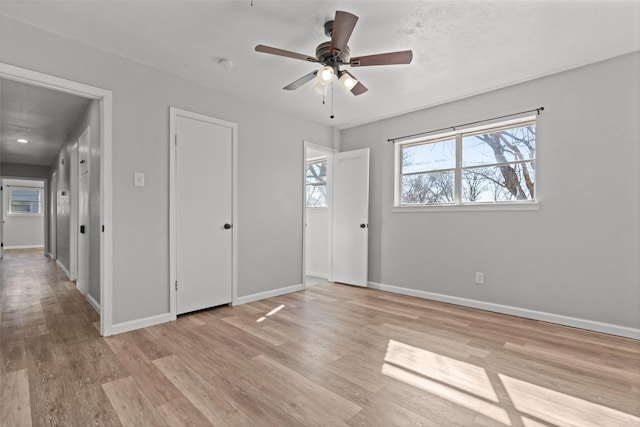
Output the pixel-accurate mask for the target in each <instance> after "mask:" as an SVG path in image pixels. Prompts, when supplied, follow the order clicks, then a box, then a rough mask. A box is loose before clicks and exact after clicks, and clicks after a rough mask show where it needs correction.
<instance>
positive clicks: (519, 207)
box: [391, 202, 540, 212]
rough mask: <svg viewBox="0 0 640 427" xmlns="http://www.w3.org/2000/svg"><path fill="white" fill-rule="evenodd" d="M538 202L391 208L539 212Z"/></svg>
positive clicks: (395, 209) (396, 209) (393, 209)
mask: <svg viewBox="0 0 640 427" xmlns="http://www.w3.org/2000/svg"><path fill="white" fill-rule="evenodd" d="M537 210H540V204H539V203H538V202H512V203H474V204H462V205H428V206H427V205H420V206H391V212H461V211H481V212H482V211H537Z"/></svg>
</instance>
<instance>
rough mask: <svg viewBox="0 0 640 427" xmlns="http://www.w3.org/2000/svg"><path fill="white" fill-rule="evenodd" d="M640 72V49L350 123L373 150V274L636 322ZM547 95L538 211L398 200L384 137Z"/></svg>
mask: <svg viewBox="0 0 640 427" xmlns="http://www.w3.org/2000/svg"><path fill="white" fill-rule="evenodd" d="M638 76H640V53H635V54H632V55H627V56H623V57H620V58H616V59H613V60H609V61H606V62H602V63H598V64H594V65H590V66H587V67H583V68H579V69H576V70H572V71H568V72H564V73H560V74H556V75H553V76H550V77H546V78H541V79H538V80H535V81H531V82H528V83H524V84H519V85H516V86H512V87H509V88H505V89H501V90H497V91H494V92H491V93H487V94H483V95H479V96H475V97H472V98H468V99H464V100H461V101H458V102H452V103H449V104H445V105H441V106H438V107H434V108H429V109H425V110H422V111H417V112H414V113H411V114H406V115H403V116H399V117H396V118H392V119H388V120H383V121H379V122H376V123H372V124H368V125H364V126H361V127H357V128H352V129H349V130H345V131H343V132H342V148H343V150H353V149H357V148H362V147H369V148H370V149H371V171H372V173H371V181H370V183H371V205H370V244H369V253H370V255H369V277H370V278H369V280H370V281H373V282H377V283H382V284H386V285H392V286H401V287H406V288H410V289H413V290H420V291H426V292H433V293H439V294H444V295H449V296H456V297H463V298H468V299H473V300H479V301H484V302H490V303H497V304H504V305H509V306H515V307H519V308H526V309H532V310H539V311H543V312H548V313H553V314H558V315H565V316H571V317H576V318H581V319H587V320H591V321H597V322H605V323H609V324H614V325H619V326H626V327H631V328H639V327H640V309H639V306H638V302H639V301H640V286H638V284H639V283H640V271H639V264H640V263H639V262H638V260H639V259H640V250H639V228H640V178H639V171H640V144H638V135H639V122H640V121H639V120H638V118H639V117H640V105H639V104H640V87H639V79H638ZM425 96H428V94H426V95H425ZM539 106H545V111H544V112H543V113H542V115H540V116H539V119H538V126H537V134H538V141H537V145H538V161H537V175H538V176H537V178H538V182H537V185H538V190H539V193H538V194H539V200H540V210H539V211H518V212H516V211H508V212H507V211H500V212H486V211H485V212H478V211H473V212H451V211H449V212H418V213H406V212H403V213H398V212H392V211H391V205H392V204H393V151H394V148H393V145H392V144H389V143H387V142H386V140H387V138H391V137H398V136H402V135H407V134H413V133H417V132H421V131H426V130H429V129H438V128H442V127H446V126H452V125H457V124H460V123H467V122H471V121H474V120H478V119H483V118H490V117H495V116H499V115H502V114H508V113H510V112H518V111H522V110H524V109H528V108H535V107H539ZM476 271H481V272H484V273H485V274H486V276H485V285H484V286H478V285H475V284H474V273H475V272H476Z"/></svg>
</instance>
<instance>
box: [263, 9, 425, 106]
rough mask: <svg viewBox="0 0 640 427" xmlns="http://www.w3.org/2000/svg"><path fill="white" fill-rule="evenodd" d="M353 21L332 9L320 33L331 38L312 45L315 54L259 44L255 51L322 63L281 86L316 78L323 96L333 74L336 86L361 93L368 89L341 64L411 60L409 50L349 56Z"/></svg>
mask: <svg viewBox="0 0 640 427" xmlns="http://www.w3.org/2000/svg"><path fill="white" fill-rule="evenodd" d="M356 22H358V17H357V16H355V15H353V14H351V13H349V12H344V11H341V10H338V11H336V16H335V18H334V20H333V21H328V22H326V23H325V24H324V33H325V34H326V35H327V36H328V37H331V41H328V42H324V43H320V44H319V45H318V47H317V48H316V56H315V57H313V56H310V55H303V54H301V53H296V52H291V51H288V50H283V49H278V48H275V47H270V46H265V45H261V44H259V45H257V46H256V51H257V52H262V53H268V54H271V55H278V56H285V57H287V58H293V59H301V60H303V61H309V62H315V63H318V64H322V68H320V69H319V70H314V71H312V72H310V73H309V74H307V75H305V76H303V77H300V78H299V79H298V80H296V81H294V82H293V83H290V84H288V85H287V86H285V87H284V88H283V89H285V90H295V89H298V88H299V87H300V86H302V85H304V84H305V83H308V82H310V81H311V80H313V79H314V78H317V83H316V85H315V86H314V90H315V91H316V93H318V94H320V95H323V94H324V93H325V90H326V88H327V87H328V86H329V85H330V84H332V83H333V81H334V78H335V77H336V76H337V79H338V81H339V83H340V85H341V86H342V87H343V88H344V90H345V91H347V92H349V91H350V92H351V93H353V94H354V95H362V94H363V93H365V92H366V91H367V90H368V89H367V88H366V87H365V86H364V85H363V84H362V83H361V82H360V81H358V80H357V79H356V78H355V77H354V76H353V75H352V74H351V73H349V72H348V71H345V70H341V69H340V67H341V66H343V65H347V64H348V65H350V66H352V67H365V66H371V65H393V64H409V63H411V60H412V59H413V52H412V51H411V50H403V51H398V52H387V53H379V54H377V55H368V56H359V57H355V58H351V57H350V56H349V55H350V51H349V46H347V43H348V42H349V38H350V37H351V33H352V32H353V28H354V27H355V26H356Z"/></svg>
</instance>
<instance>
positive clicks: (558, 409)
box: [499, 374, 640, 427]
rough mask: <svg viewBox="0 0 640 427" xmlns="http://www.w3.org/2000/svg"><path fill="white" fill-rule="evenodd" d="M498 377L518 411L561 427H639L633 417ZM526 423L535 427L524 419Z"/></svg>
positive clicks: (502, 376)
mask: <svg viewBox="0 0 640 427" xmlns="http://www.w3.org/2000/svg"><path fill="white" fill-rule="evenodd" d="M499 377H500V380H501V381H502V383H503V384H504V386H505V388H506V390H507V393H509V397H510V398H511V401H512V402H513V405H514V406H515V407H516V409H517V410H518V411H520V412H523V413H525V414H528V415H531V416H533V417H535V418H538V419H540V420H543V421H545V422H549V423H552V424H554V425H557V426H559V427H565V426H567V427H568V426H581V427H590V426H593V427H602V426H619V427H622V426H640V418H638V417H635V416H633V415H630V414H626V413H624V412H621V411H616V410H615V409H611V408H608V407H606V406H602V405H598V404H597V403H592V402H589V401H587V400H584V399H580V398H577V397H573V396H569V395H567V394H564V393H560V392H558V391H555V390H550V389H548V388H545V387H540V386H538V385H535V384H531V383H529V382H526V381H521V380H518V379H515V378H511V377H509V376H506V375H502V374H499ZM523 423H524V424H525V426H527V427H534V426H535V425H536V424H532V423H528V422H527V421H525V419H524V417H523Z"/></svg>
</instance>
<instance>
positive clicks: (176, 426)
mask: <svg viewBox="0 0 640 427" xmlns="http://www.w3.org/2000/svg"><path fill="white" fill-rule="evenodd" d="M156 410H157V411H158V413H159V414H160V416H161V417H162V418H163V419H164V422H165V423H166V424H167V425H168V426H171V427H193V426H199V427H206V426H213V424H211V422H209V420H208V419H207V418H206V417H205V416H204V415H202V413H201V412H200V411H198V409H197V408H196V407H195V406H193V404H192V403H191V402H189V400H188V399H187V398H186V397H184V396H183V397H180V398H178V399H176V400H172V401H170V402H167V403H164V404H162V405H160V406H158V407H157V408H156Z"/></svg>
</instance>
